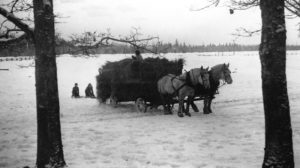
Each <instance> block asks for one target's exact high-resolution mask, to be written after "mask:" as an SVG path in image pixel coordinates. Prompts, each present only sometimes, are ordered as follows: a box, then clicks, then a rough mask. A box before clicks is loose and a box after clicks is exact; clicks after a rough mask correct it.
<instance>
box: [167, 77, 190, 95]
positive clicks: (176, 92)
mask: <svg viewBox="0 0 300 168" xmlns="http://www.w3.org/2000/svg"><path fill="white" fill-rule="evenodd" d="M174 79H177V80H180V79H178V78H177V76H173V77H172V78H171V83H172V87H173V89H174V90H175V92H174V94H178V92H179V90H180V89H182V88H183V87H184V86H186V85H187V83H186V82H184V83H183V84H182V85H181V86H180V87H179V88H177V89H176V88H175V87H174V85H173V80H174ZM180 81H183V80H180Z"/></svg>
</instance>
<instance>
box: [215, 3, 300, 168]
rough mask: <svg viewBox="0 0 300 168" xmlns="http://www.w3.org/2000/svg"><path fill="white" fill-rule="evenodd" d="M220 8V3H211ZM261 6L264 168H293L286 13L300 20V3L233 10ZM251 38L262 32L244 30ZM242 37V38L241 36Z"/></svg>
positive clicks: (238, 6) (243, 5)
mask: <svg viewBox="0 0 300 168" xmlns="http://www.w3.org/2000/svg"><path fill="white" fill-rule="evenodd" d="M210 2H211V4H219V3H220V0H214V1H210ZM254 6H260V9H261V18H262V28H261V44H260V48H259V55H260V60H261V68H262V71H261V72H262V73H261V78H262V92H263V103H264V113H265V129H266V131H265V156H264V161H263V165H262V167H263V168H293V167H294V154H293V141H292V127H291V119H290V107H289V98H288V93H287V80H286V72H285V71H286V26H285V13H284V9H287V10H288V11H289V12H291V14H292V15H296V16H300V15H299V11H300V3H299V1H297V0H260V1H259V0H231V5H230V9H232V10H244V9H248V8H251V7H254ZM240 32H242V33H246V34H248V36H249V35H250V36H251V35H253V34H254V33H257V32H258V30H255V31H248V30H246V29H243V28H242V29H240ZM239 35H240V34H239Z"/></svg>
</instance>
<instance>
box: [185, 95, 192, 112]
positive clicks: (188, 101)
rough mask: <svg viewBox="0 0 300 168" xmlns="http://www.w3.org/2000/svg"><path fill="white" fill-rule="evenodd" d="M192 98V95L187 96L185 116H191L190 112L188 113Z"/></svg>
mask: <svg viewBox="0 0 300 168" xmlns="http://www.w3.org/2000/svg"><path fill="white" fill-rule="evenodd" d="M193 99H194V98H193V97H191V96H188V99H187V103H186V109H185V115H187V116H191V113H190V104H191V101H192V100H193Z"/></svg>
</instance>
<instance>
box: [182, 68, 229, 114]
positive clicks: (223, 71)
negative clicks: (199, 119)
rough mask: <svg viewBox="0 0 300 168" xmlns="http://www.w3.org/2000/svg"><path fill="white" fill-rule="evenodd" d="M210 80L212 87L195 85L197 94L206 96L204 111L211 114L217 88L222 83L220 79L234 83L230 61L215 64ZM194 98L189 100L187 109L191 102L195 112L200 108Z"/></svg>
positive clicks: (210, 71)
mask: <svg viewBox="0 0 300 168" xmlns="http://www.w3.org/2000/svg"><path fill="white" fill-rule="evenodd" d="M208 73H209V81H210V88H209V89H206V88H204V87H202V86H200V85H198V86H197V87H195V96H204V107H203V113H204V114H209V113H212V110H211V102H212V100H213V99H214V95H215V94H216V93H217V90H218V88H219V85H220V80H221V81H223V82H224V84H226V83H227V84H232V82H233V81H232V78H231V71H230V69H229V63H228V64H225V63H224V64H218V65H215V66H213V67H212V68H211V70H209V72H208ZM193 100H194V98H192V99H191V101H188V102H187V110H188V107H189V104H191V106H192V108H193V110H194V111H195V112H198V111H199V110H198V108H197V106H196V105H195V103H194V102H193Z"/></svg>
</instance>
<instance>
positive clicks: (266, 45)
mask: <svg viewBox="0 0 300 168" xmlns="http://www.w3.org/2000/svg"><path fill="white" fill-rule="evenodd" d="M284 6H285V5H284V0H277V1H274V0H261V1H260V9H261V17H262V35H261V44H260V48H259V55H260V60H261V68H262V71H261V72H262V90H263V102H264V111H265V128H266V132H265V133H266V137H265V157H264V162H263V168H271V167H272V168H293V167H294V155H293V141H292V126H291V119H290V108H289V98H288V93H287V80H286V73H285V70H286V27H285V17H284V16H285V15H284Z"/></svg>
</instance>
